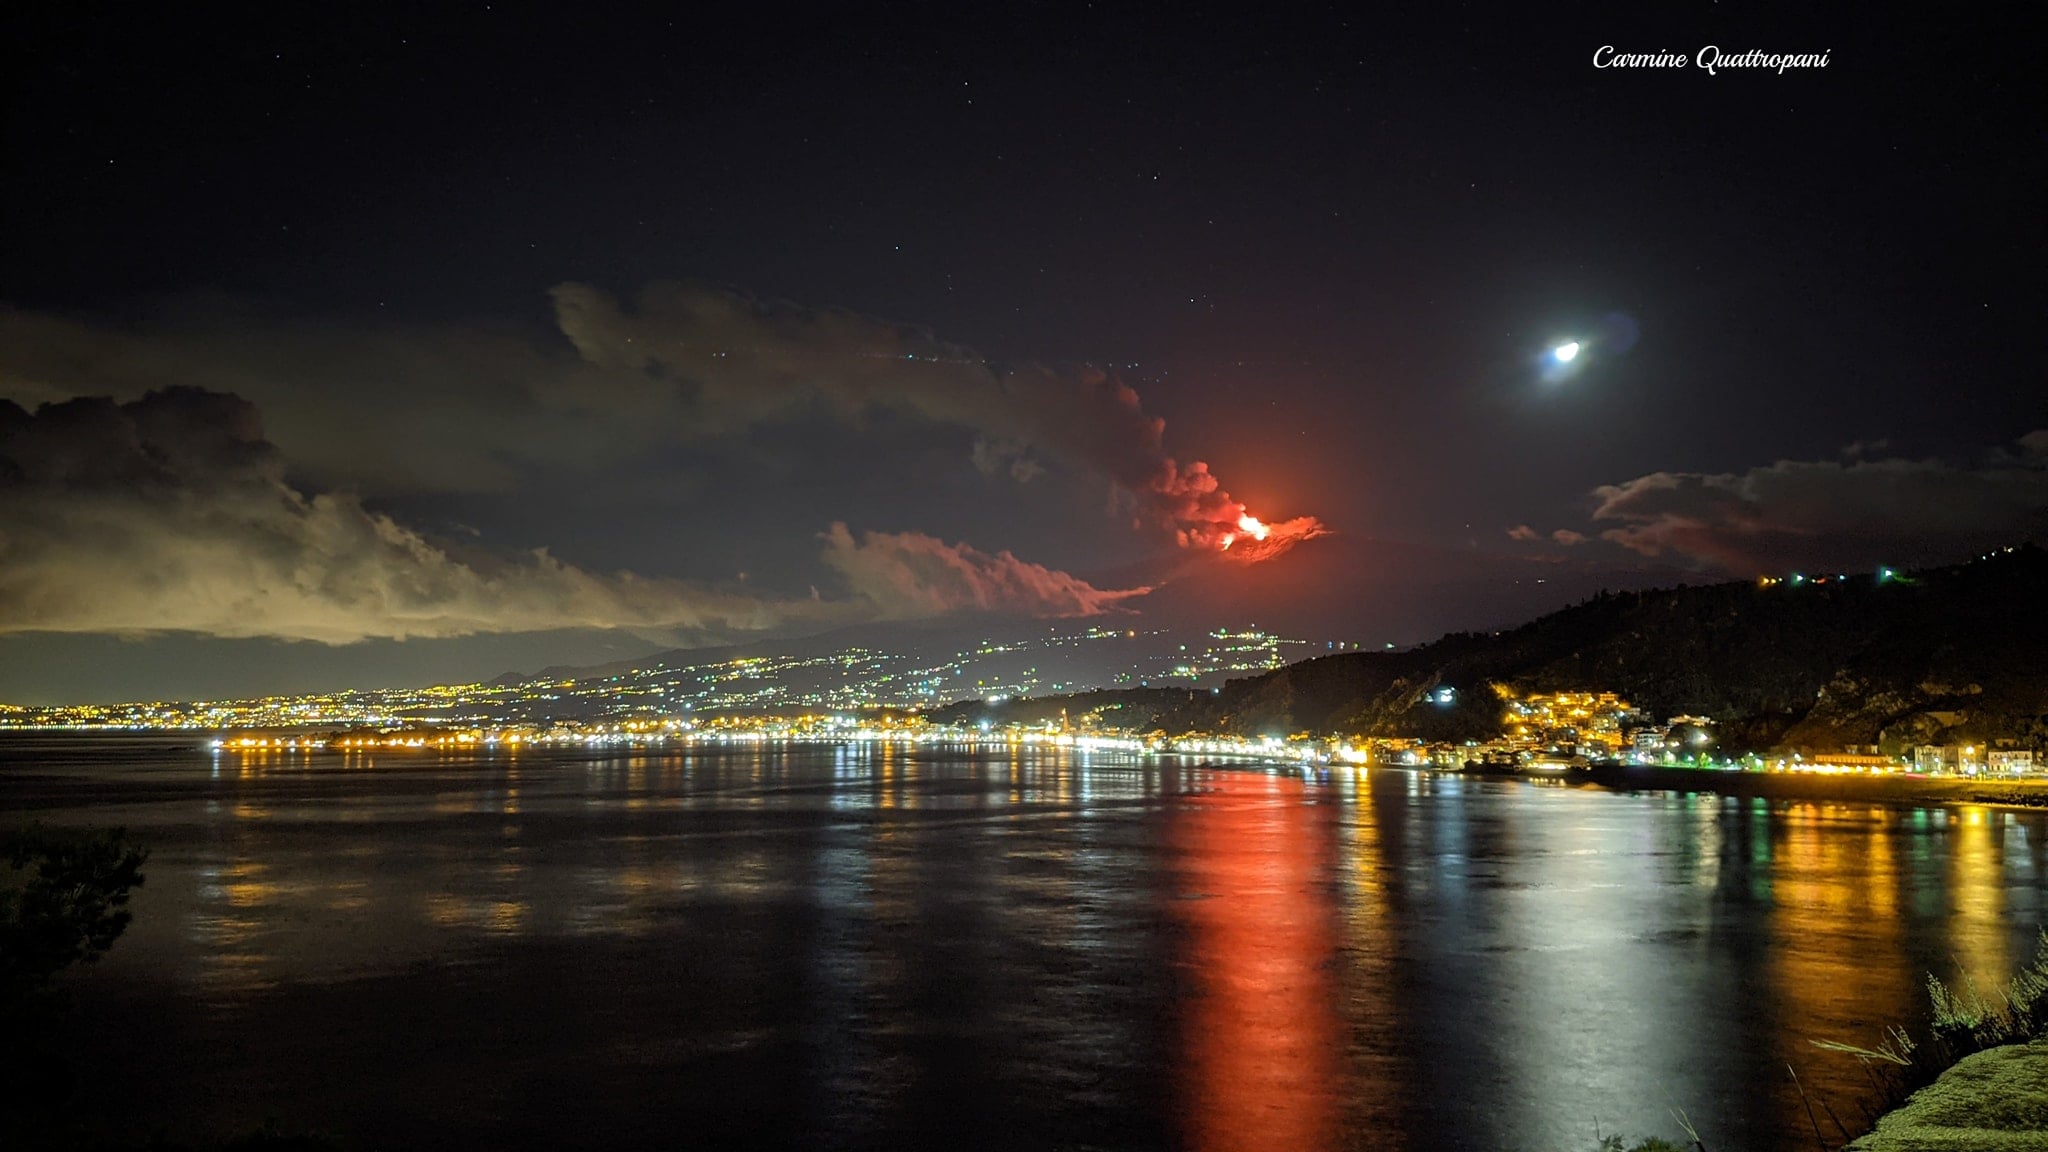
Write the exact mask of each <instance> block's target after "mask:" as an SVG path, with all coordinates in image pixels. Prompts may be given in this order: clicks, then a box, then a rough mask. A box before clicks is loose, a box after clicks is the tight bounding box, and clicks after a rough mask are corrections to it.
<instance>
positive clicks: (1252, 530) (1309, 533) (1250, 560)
mask: <svg viewBox="0 0 2048 1152" xmlns="http://www.w3.org/2000/svg"><path fill="white" fill-rule="evenodd" d="M1328 531H1329V529H1327V528H1324V527H1323V522H1322V521H1321V520H1318V519H1316V518H1315V517H1313V516H1297V517H1295V518H1294V519H1292V520H1283V521H1281V522H1280V523H1278V524H1268V523H1266V522H1265V521H1264V520H1261V519H1259V518H1258V517H1257V516H1254V515H1252V514H1251V513H1249V512H1239V513H1238V516H1237V527H1236V528H1235V529H1225V530H1224V531H1222V532H1220V533H1218V534H1217V535H1216V537H1215V541H1216V550H1217V551H1218V552H1221V553H1227V554H1228V555H1229V557H1230V559H1232V560H1235V561H1238V562H1240V563H1244V564H1256V563H1258V562H1259V561H1261V560H1271V559H1272V558H1273V557H1275V556H1278V555H1280V554H1281V553H1282V552H1285V551H1287V550H1288V549H1290V548H1293V547H1294V546H1295V545H1296V544H1299V543H1301V542H1302V541H1303V540H1313V539H1315V538H1316V537H1318V536H1322V535H1324V534H1326V533H1327V532H1328Z"/></svg>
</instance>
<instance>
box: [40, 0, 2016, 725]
mask: <svg viewBox="0 0 2048 1152" xmlns="http://www.w3.org/2000/svg"><path fill="white" fill-rule="evenodd" d="M17 7H18V8H22V9H33V10H20V11H12V12H10V14H9V15H8V16H6V17H5V20H6V26H5V30H4V36H0V40H4V43H5V48H4V52H5V60H4V76H0V85H4V90H5V100H6V106H5V129H4V131H5V138H4V164H5V172H4V177H5V178H4V180H0V397H6V398H7V400H9V401H11V402H12V403H11V404H8V403H0V634H4V635H0V699H5V700H9V701H13V702H22V703H29V702H38V701H48V700H56V699H75V700H83V699H105V698H133V697H137V696H156V695H163V696H171V697H191V696H199V695H209V694H216V695H217V694H223V693H230V692H251V691H257V690H270V689H275V690H297V689H305V688H316V687H332V686H341V685H350V684H354V685H365V686H368V685H381V684H390V685H397V684H406V683H420V682H428V681H435V680H447V679H469V678H473V677H479V676H483V677H488V676H492V675H496V674H498V673H501V672H505V671H508V670H512V669H518V668H527V669H531V668H537V667H540V666H541V665H544V664H551V663H561V662H567V661H582V662H590V661H596V660H602V659H610V658H617V657H619V656H624V655H634V654H638V653H642V652H647V651H652V650H655V649H657V648H660V647H665V646H669V645H675V644H685V645H688V644H708V643H719V642H724V641H730V640H734V639H745V638H750V637H764V636H767V637H773V636H794V635H804V634H812V633H818V632H824V631H828V630H832V629H837V628H842V627H848V626H855V625H867V624H872V623H874V622H877V621H882V622H901V623H902V624H904V625H905V626H917V627H926V626H934V625H943V626H949V627H954V626H957V627H958V628H960V629H962V630H963V631H968V632H972V631H976V630H989V629H995V628H998V627H1022V626H1026V625H1025V624H1024V623H1023V622H1029V621H1034V620H1040V619H1070V618H1072V619H1081V618H1092V617H1101V618H1104V619H1113V620H1120V621H1126V620H1127V621H1132V622H1136V621H1144V622H1146V623H1147V624H1148V625H1200V626H1203V627H1209V626H1213V625H1215V624H1222V623H1230V624H1239V623H1247V622H1253V623H1258V624H1260V625H1264V626H1267V627H1270V628H1275V629H1279V630H1282V631H1286V632H1290V633H1293V634H1296V635H1301V636H1305V637H1308V638H1312V639H1317V640H1321V639H1328V638H1337V639H1348V640H1356V641H1361V642H1366V643H1370V644H1373V645H1375V646H1377V645H1379V644H1381V643H1386V642H1398V643H1407V642H1413V641H1417V640H1422V639H1427V638H1429V637H1431V636H1434V635H1436V634H1438V633H1440V632H1443V631H1445V630H1448V629H1460V628H1475V627H1494V626H1499V625H1503V624H1508V623H1514V622H1518V621H1520V620H1522V619H1526V618H1528V617H1529V616H1532V615H1534V614H1536V613H1539V612H1541V611H1545V610H1548V609H1550V608H1554V607H1558V606H1561V605H1563V604H1566V603H1570V602H1572V601H1574V600H1577V599H1581V598H1583V597H1584V596H1586V595H1587V594H1589V593H1591V592H1593V591H1595V590H1597V589H1599V588H1602V587H1621V586H1641V585H1646V584H1664V583H1676V582H1679V581H1694V582H1698V581H1700V580H1706V579H1724V578H1728V577H1747V576H1753V575H1757V574H1759V573H1763V572H1772V571H1783V570H1791V569H1794V568H1811V569H1819V568H1827V569H1831V570H1832V569H1836V568H1840V569H1843V570H1848V569H1851V568H1858V569H1866V570H1867V569H1869V568H1872V567H1875V566H1876V565H1878V564H1894V565H1899V564H1920V563H1934V562H1943V561H1949V560H1954V559H1960V558H1963V557H1965V556H1967V555H1969V554H1970V553H1971V552H1972V551H1973V550H1975V549H1979V548H1981V547H1983V546H1985V545H1987V544H1991V543H2008V542H2012V541H2014V540H2017V539H2022V538H2027V537H2029V536H2032V537H2037V538H2038V537H2039V536H2040V535H2041V534H2042V533H2043V531H2044V530H2048V387H2044V386H2043V383H2044V373H2043V368H2044V357H2043V341H2042V336H2041V333H2042V332H2043V330H2044V329H2043V326H2042V320H2043V316H2044V304H2048V299H2044V296H2048V293H2044V291H2043V288H2044V277H2043V271H2042V270H2043V268H2044V267H2048V262H2044V255H2048V246H2044V243H2043V240H2044V235H2043V233H2044V226H2048V225H2044V221H2048V212H2044V208H2048V204H2044V196H2043V189H2044V177H2048V165H2044V144H2048V136H2044V131H2043V128H2042V122H2041V120H2040V116H2039V110H2040V107H2041V96H2042V86H2041V79H2040V77H2041V75H2042V64H2043V61H2042V59H2041V54H2040V51H2039V48H2038V39H2037V38H2036V37H2034V36H2032V35H2023V34H2022V31H2021V29H2020V28H2019V27H2018V26H2017V25H2013V26H2001V25H2000V23H1999V21H2000V20H2001V19H2005V18H2006V17H2002V16H1999V15H1995V14H1994V15H1987V14H1986V13H1985V12H1977V11H1973V10H1969V9H1952V8H1950V9H1935V8H1931V7H1927V6H1912V7H1904V6H1902V7H1901V8H1900V9H1899V10H1897V11H1892V12H1886V11H1884V10H1883V9H1882V8H1881V7H1880V6H1857V7H1855V8H1853V9H1848V8H1845V9H1842V10H1841V11H1840V12H1839V13H1837V14H1828V15H1818V16H1816V15H1813V14H1811V13H1807V12H1800V13H1793V12H1789V11H1785V9H1787V8H1788V7H1789V6H1785V5H1743V4H1694V3H1686V4H1670V5H1640V4H1639V5H1633V6H1629V7H1626V8H1618V9H1614V10H1597V9H1590V8H1579V9H1571V10H1565V9H1560V8H1551V7H1544V8H1541V9H1540V10H1538V9H1531V10H1530V11H1528V12H1527V13H1524V14H1520V15H1514V14H1509V13H1508V12H1507V10H1506V9H1503V8H1501V7H1500V6H1492V5H1482V6H1465V7H1458V8H1448V7H1444V8H1441V9H1440V10H1439V9H1437V8H1432V9H1431V11H1430V14H1429V15H1428V16H1426V17H1425V16H1419V15H1418V16H1401V17H1398V18H1393V19H1390V18H1388V17H1387V16H1385V15H1383V14H1380V13H1376V12H1374V11H1372V10H1371V9H1369V8H1366V7H1363V6H1345V5H1338V6H1331V7H1327V8H1321V9H1315V10H1310V11H1307V12H1306V13H1305V14H1302V15H1300V16H1298V17H1278V16H1274V15H1271V14H1270V13H1266V14H1261V15H1258V16H1256V17H1254V16H1249V15H1244V14H1239V15H1229V16H1226V15H1216V14H1198V13H1195V12H1194V11H1193V10H1192V9H1189V8H1185V7H1182V6H1175V5H1148V6H1144V7H1141V8H1139V7H1133V8H1112V7H1110V6H1097V7H1081V8H1066V7H1061V8H1032V7H1024V6H1005V7H1002V8H997V9H989V10H981V9H979V8H978V7H977V6H968V5H961V6H947V7H935V8H930V9H911V8H896V9H893V10H891V11H890V12H887V13H884V12H879V11H875V10H871V9H868V8H866V7H864V6H852V5H848V6H843V7H826V8H792V7H773V6H761V7H759V8H756V9H750V10H747V11H742V10H741V9H739V8H738V7H722V8H719V9H716V10H715V11H713V10H710V9H702V10H700V8H699V7H697V6H685V5H674V6H669V7H668V10H667V11H666V12H661V11H635V12H630V13H628V12H615V13H611V14H604V13H600V12H597V11H596V10H594V9H593V10H589V11H585V10H583V9H582V8H581V7H579V8H577V9H573V10H572V9H569V8H562V7H555V8H549V9H527V8H524V7H519V6H507V5H503V4H465V5H445V6H421V7H415V6H405V7H404V8H402V9H398V10H395V11H392V12H390V13H386V14H377V13H376V12H375V11H374V9H375V7H376V6H374V5H368V4H364V5H330V6H326V7H325V8H308V7H305V6H298V5H281V6H279V5H273V6H262V7H250V8H248V9H246V10H235V9H230V8H219V7H209V6H199V7H197V8H194V7H188V6H182V5H156V6H140V5H121V6H114V5H107V6H101V5H92V4H80V5H57V4H50V5H37V6H27V5H23V6H17ZM1249 8H1250V6H1247V9H1249ZM1987 11H1988V10H1987ZM2010 19H2012V20H2015V21H2016V20H2018V19H2019V14H2018V11H2017V10H2014V11H2012V14H2011V16H2010ZM1504 21H1505V22H1504ZM1603 45H1613V46H1615V47H1616V48H1617V49H1618V50H1620V51H1622V52H1632V53H1633V52H1643V53H1649V52H1657V51H1660V50H1664V51H1670V52H1672V53H1677V54H1682V55H1685V56H1687V57H1688V58H1690V57H1692V56H1693V54H1694V53H1696V52H1697V51H1698V50H1699V49H1701V48H1702V47H1704V46H1707V45H1717V46H1719V47H1720V48H1721V49H1722V50H1723V51H1724V52H1727V53H1729V54H1731V55H1734V54H1739V53H1741V52H1746V51H1748V50H1750V49H1761V50H1763V51H1765V52H1770V53H1820V52H1823V51H1825V52H1826V53H1828V58H1829V63H1828V66H1827V67H1826V68H1824V69H1793V70H1789V71H1786V72H1783V73H1782V74H1780V73H1777V72H1774V71H1770V70H1765V69H1755V68H1747V69H1745V68H1727V67H1724V68H1722V69H1720V70H1719V72H1718V74H1716V75H1709V74H1707V73H1706V72H1704V71H1703V70H1701V69H1700V68H1698V67H1696V66H1694V67H1687V68H1684V69H1613V68H1610V69H1596V68H1595V67H1594V66H1593V64H1592V60H1593V56H1594V53H1595V50H1597V49H1599V48H1601V47H1602V46H1603ZM1570 341H1576V342H1579V343H1580V345H1581V351H1580V354H1579V355H1578V356H1577V357H1576V358H1575V359H1574V360H1572V361H1571V362H1570V363H1568V364H1561V363H1559V362H1558V361H1557V360H1556V359H1555V358H1554V357H1553V356H1552V355H1551V349H1553V348H1555V347H1556V346H1558V345H1561V344H1564V343H1566V342H1570ZM1159 421H1163V426H1162V425H1161V424H1160V423H1158V422H1159ZM1197 462H1202V463H1205V464H1206V465H1207V468H1206V469H1203V468H1199V467H1197ZM1212 485H1213V487H1212ZM1245 512H1248V513H1249V514H1250V515H1253V516H1256V517H1258V518H1259V519H1260V520H1261V521H1263V522H1265V523H1267V524H1271V525H1275V526H1278V527H1277V528H1276V530H1275V531H1273V532H1272V533H1271V534H1270V535H1269V537H1268V539H1266V540H1259V539H1257V538H1256V537H1255V535H1253V534H1252V533H1251V532H1250V530H1249V529H1248V528H1246V527H1244V526H1242V525H1240V524H1239V521H1238V516H1239V515H1240V514H1241V513H1245ZM1226 542H1228V544H1229V546H1228V547H1225V543H1226ZM628 573H630V575H627V574H628ZM1029 626H1031V627H1039V626H1041V625H1038V624H1030V625H1029Z"/></svg>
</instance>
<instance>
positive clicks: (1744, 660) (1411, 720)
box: [960, 545, 2048, 752]
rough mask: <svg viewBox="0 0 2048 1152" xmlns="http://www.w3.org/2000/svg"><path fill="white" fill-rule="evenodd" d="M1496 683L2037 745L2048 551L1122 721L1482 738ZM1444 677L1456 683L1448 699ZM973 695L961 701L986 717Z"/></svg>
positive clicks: (1263, 684) (1313, 672)
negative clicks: (1443, 697) (1442, 695)
mask: <svg viewBox="0 0 2048 1152" xmlns="http://www.w3.org/2000/svg"><path fill="white" fill-rule="evenodd" d="M1495 685H1501V686H1504V687H1506V688H1508V689H1510V690H1512V691H1515V692H1518V693H1523V692H1552V691H1563V690H1599V691H1611V692H1616V693H1619V694H1621V695H1622V696H1623V697H1625V698H1627V699H1628V700H1630V701H1631V702H1633V703H1635V704H1636V705H1638V706H1640V707H1642V708H1644V709H1646V710H1647V711H1649V712H1650V713H1652V714H1653V715H1658V716H1672V715H1679V714H1693V715H1704V716H1709V717H1712V718H1713V719H1715V720H1716V721H1718V722H1719V724H1720V730H1721V744H1722V746H1723V747H1724V748H1742V749H1768V748H1788V749H1812V750H1836V749H1840V748H1842V747H1845V746H1858V745H1881V746H1883V747H1884V748H1885V750H1886V751H1888V752H1893V751H1898V750H1900V749H1903V748H1906V747H1910V746H1911V745H1914V744H1919V743H1928V742H1944V743H1945V742H1976V743H1979V744H2001V745H2012V746H2018V747H2032V748H2035V749H2042V748H2044V747H2048V553H2044V552H2043V551H2042V550H2041V549H2039V548H2036V547H2033V546H2031V545H2029V546H2025V547H2018V548H2014V549H2012V550H2010V551H2000V552H1996V553H1992V554H1991V555H1990V556H1988V557H1985V558H1981V559H1978V560H1975V561H1972V562H1970V563H1967V564H1960V565H1955V566H1953V567H1947V568H1937V569H1929V570H1925V571H1919V572H1913V573H1907V574H1903V575H1898V576H1894V577H1891V578H1885V579H1880V578H1879V577H1878V576H1875V575H1860V576H1850V577H1847V578H1843V577H1838V576H1832V575H1831V576H1828V577H1825V578H1824V579H1815V580H1807V581H1805V582H1803V583H1801V584H1797V585H1794V584H1791V583H1781V584H1777V585H1772V586H1761V585H1758V584H1754V583H1727V584H1712V585H1705V586H1691V587H1688V586H1680V587H1677V588H1670V589H1659V590H1652V591H1644V592H1621V593H1603V594H1601V595H1599V596H1596V597H1594V598H1593V599H1592V600H1589V601H1587V602H1585V603H1583V604H1579V605H1576V606H1574V607H1571V608H1566V609H1564V610H1562V611H1559V612H1554V613H1551V614H1550V615H1547V616H1544V617H1541V618H1539V619H1537V620H1534V621H1532V622H1530V623H1528V624H1525V625H1523V626H1522V627H1520V628H1516V629H1514V630H1512V631H1505V632H1498V633H1491V634H1474V633H1460V634H1454V635H1450V636H1446V637H1444V638H1443V639H1441V640H1438V641H1436V642H1435V643H1432V644H1427V645H1424V646H1422V647H1419V648H1415V649H1410V650H1407V651H1401V652H1360V653H1344V654H1340V655H1335V656H1327V657H1323V658H1320V659H1315V660H1308V661H1304V662H1302V663H1299V664H1293V665H1290V666H1288V667H1286V668H1282V669H1279V670H1277V671H1274V672H1271V673H1268V674H1265V675H1262V676H1257V677H1252V678H1248V679H1243V680H1234V681H1231V682H1230V683H1229V684H1228V685H1227V686H1225V687H1224V688H1223V689H1222V690H1221V691H1220V692H1219V693H1216V694H1214V695H1210V694H1208V693H1201V694H1192V695H1189V696H1185V697H1180V698H1178V699H1175V698H1172V697H1168V696H1160V695H1154V696H1151V697H1149V698H1146V699H1142V700H1140V699H1133V700H1131V701H1129V702H1128V703H1129V704H1130V705H1132V706H1131V707H1124V708H1120V709H1119V710H1118V716H1117V723H1119V724H1120V725H1123V726H1137V725H1135V724H1133V721H1134V720H1138V719H1140V718H1141V716H1142V715H1143V714H1146V712H1147V709H1148V708H1149V709H1150V712H1149V718H1150V722H1151V724H1152V725H1154V726H1156V727H1160V728H1164V729H1166V730H1167V731H1170V732H1172V731H1189V730H1205V731H1224V732H1235V733H1240V734H1246V735H1285V734H1288V733H1294V732H1313V733H1325V732H1342V733H1348V734H1353V735H1367V736H1411V737H1422V738H1425V739H1431V740H1462V739H1468V738H1485V737H1487V736H1491V735H1494V734H1496V733H1497V732H1498V731H1499V728H1500V723H1501V718H1502V708H1501V704H1500V698H1499V696H1498V695H1497V694H1496V692H1495V691H1494V686H1495ZM1442 688H1452V689H1455V693H1454V694H1453V695H1454V699H1453V700H1452V701H1451V702H1450V703H1447V704H1446V703H1440V702H1439V690H1440V689H1442ZM1103 695H1106V694H1095V698H1092V699H1091V700H1090V704H1091V705H1092V706H1095V707H1099V706H1101V704H1102V703H1103V702H1104V701H1103V700H1101V699H1100V697H1102V696H1103ZM1024 703H1025V702H1017V705H1018V706H1022V705H1023V704H1024ZM1044 703H1045V702H1043V701H1040V702H1037V705H1038V706H1040V707H1042V706H1043V705H1044ZM975 707H976V706H972V705H965V706H960V710H961V714H962V715H980V714H991V713H990V712H989V710H988V709H986V708H985V707H984V708H982V709H981V711H980V712H978V713H977V712H975V711H974V708H975ZM991 715H993V714H991Z"/></svg>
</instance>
